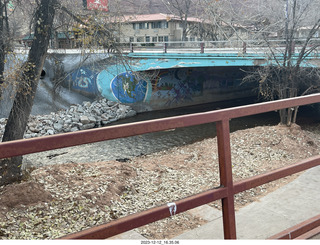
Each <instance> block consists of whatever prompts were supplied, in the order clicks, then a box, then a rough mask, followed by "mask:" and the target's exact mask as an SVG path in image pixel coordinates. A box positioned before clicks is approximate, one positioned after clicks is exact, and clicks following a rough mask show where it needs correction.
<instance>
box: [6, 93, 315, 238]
mask: <svg viewBox="0 0 320 245" xmlns="http://www.w3.org/2000/svg"><path fill="white" fill-rule="evenodd" d="M313 103H320V93H318V94H313V95H308V96H302V97H297V98H290V99H285V100H279V101H273V102H265V103H260V104H254V105H246V106H240V107H235V108H229V109H223V110H218V111H210V112H204V113H196V114H191V115H183V116H177V117H171V118H162V119H156V120H150V121H143V122H136V123H129V124H123V125H117V126H109V127H104V128H97V129H90V130H84V131H78V132H73V133H65V134H58V135H52V136H44V137H39V138H31V139H23V140H16V141H11V142H3V143H0V159H3V158H8V157H14V156H19V155H24V154H30V153H36V152H41V151H47V150H53V149H59V148H65V147H70V146H76V145H81V144H88V143H94V142H99V141H104V140H111V139H116V138H123V137H129V136H135V135H140V134H145V133H151V132H158V131H163V130H169V129H174V128H182V127H188V126H194V125H199V124H205V123H212V122H216V128H217V139H218V156H219V169H220V186H219V187H217V188H216V189H211V190H208V191H205V192H203V193H199V194H196V195H193V196H191V197H187V198H184V199H182V200H178V201H175V202H172V203H168V204H165V205H162V206H160V207H156V208H151V209H149V210H146V211H144V212H141V213H138V214H133V215H130V216H127V217H124V218H120V219H118V220H115V221H112V222H110V223H108V224H105V225H100V226H97V227H94V228H90V229H87V230H84V231H81V232H78V233H75V234H71V235H67V236H65V237H63V239H93V238H97V239H103V238H108V237H112V236H114V235H117V234H120V233H123V232H125V231H129V230H132V229H134V228H137V227H140V226H143V225H146V224H149V223H151V222H155V221H158V220H161V219H164V218H166V217H169V216H171V215H173V212H172V209H174V210H175V211H174V214H178V213H182V212H185V211H187V210H190V209H192V208H195V207H198V206H201V205H204V204H207V203H209V202H213V201H216V200H219V199H221V200H222V214H223V227H224V237H225V239H236V227H235V209H234V195H235V194H237V193H239V192H242V191H245V190H248V189H251V188H253V187H257V186H260V185H262V184H265V183H268V182H271V181H274V180H277V179H280V178H284V177H286V176H288V175H291V174H294V173H298V172H301V171H303V170H306V169H309V168H312V167H315V166H318V165H320V155H319V156H315V157H311V158H309V159H306V160H303V161H301V162H298V163H296V164H292V165H289V166H287V167H284V168H281V169H278V170H273V171H270V172H268V173H265V174H261V175H257V176H254V177H251V178H248V179H244V180H242V181H240V182H237V183H233V177H232V163H231V146H230V129H229V120H230V119H232V118H238V117H244V116H249V115H254V114H260V113H265V112H269V111H274V110H279V109H283V108H291V107H295V106H301V105H307V104H313Z"/></svg>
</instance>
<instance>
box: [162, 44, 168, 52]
mask: <svg viewBox="0 0 320 245" xmlns="http://www.w3.org/2000/svg"><path fill="white" fill-rule="evenodd" d="M167 49H168V43H163V53H167Z"/></svg>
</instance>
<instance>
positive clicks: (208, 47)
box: [120, 38, 320, 54]
mask: <svg viewBox="0 0 320 245" xmlns="http://www.w3.org/2000/svg"><path fill="white" fill-rule="evenodd" d="M304 41H305V39H295V40H294V44H293V46H292V48H293V49H294V50H295V51H297V52H298V51H299V48H301V46H302V44H303V42H304ZM318 45H320V38H314V39H311V40H310V43H309V47H312V46H318ZM120 46H121V47H122V48H123V49H124V50H128V52H131V53H132V52H141V51H154V52H163V53H167V52H176V51H177V50H184V51H188V52H200V53H212V52H230V53H232V52H237V53H242V54H245V53H247V52H250V53H261V52H262V51H265V52H267V51H269V50H270V48H272V49H274V50H276V51H277V52H283V51H284V49H285V46H286V41H285V40H226V41H167V42H130V43H120ZM314 52H316V53H317V51H316V50H315V51H314Z"/></svg>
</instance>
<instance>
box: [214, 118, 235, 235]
mask: <svg viewBox="0 0 320 245" xmlns="http://www.w3.org/2000/svg"><path fill="white" fill-rule="evenodd" d="M216 128H217V139H218V154H219V171H220V185H221V186H224V187H226V188H227V189H228V196H227V197H226V198H222V199H221V201H222V215H223V231H224V238H225V239H236V238H237V235H236V221H235V210H234V190H233V189H234V187H233V179H232V163H231V147H230V125H229V120H227V119H224V120H223V121H218V122H216Z"/></svg>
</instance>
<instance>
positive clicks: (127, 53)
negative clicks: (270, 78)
mask: <svg viewBox="0 0 320 245" xmlns="http://www.w3.org/2000/svg"><path fill="white" fill-rule="evenodd" d="M283 43H284V42H283V41H279V40H276V41H269V42H268V43H263V42H261V41H245V42H244V41H221V42H168V43H140V42H139V43H130V44H128V43H126V44H123V45H122V50H123V53H122V54H121V55H113V54H112V55H110V57H109V58H107V59H104V62H101V61H100V62H94V64H92V65H86V66H82V67H80V68H78V69H76V70H75V71H73V73H72V75H71V76H69V83H70V84H72V88H73V89H75V90H77V91H80V92H86V93H92V94H98V95H100V96H103V97H105V98H107V99H108V100H112V101H119V102H121V103H126V104H131V105H132V106H133V107H134V108H135V109H136V110H137V111H148V110H157V109H168V108H174V107H181V106H188V105H194V104H201V103H207V102H216V101H222V100H232V99H237V98H244V97H250V96H255V95H256V94H255V93H254V92H253V91H252V88H253V87H252V86H254V85H248V84H243V83H242V78H243V77H244V76H245V75H246V72H247V71H250V70H252V69H256V68H257V67H259V66H266V65H270V64H272V65H277V62H280V63H281V62H282V61H283V54H282V53H283V52H284V49H285V47H284V44H283ZM317 44H318V40H314V41H313V42H311V46H310V47H311V48H312V45H317ZM271 48H272V49H271ZM292 48H294V51H295V52H294V55H293V56H292V62H293V63H294V62H295V61H296V60H297V59H298V54H299V51H300V50H301V46H299V45H296V46H295V47H292ZM270 50H273V52H274V54H275V55H271V52H270ZM97 55H98V54H97ZM301 66H304V67H319V66H320V55H319V53H318V50H317V49H314V50H313V52H311V53H310V54H309V55H308V56H307V57H306V58H305V59H304V61H303V62H302V64H301Z"/></svg>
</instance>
